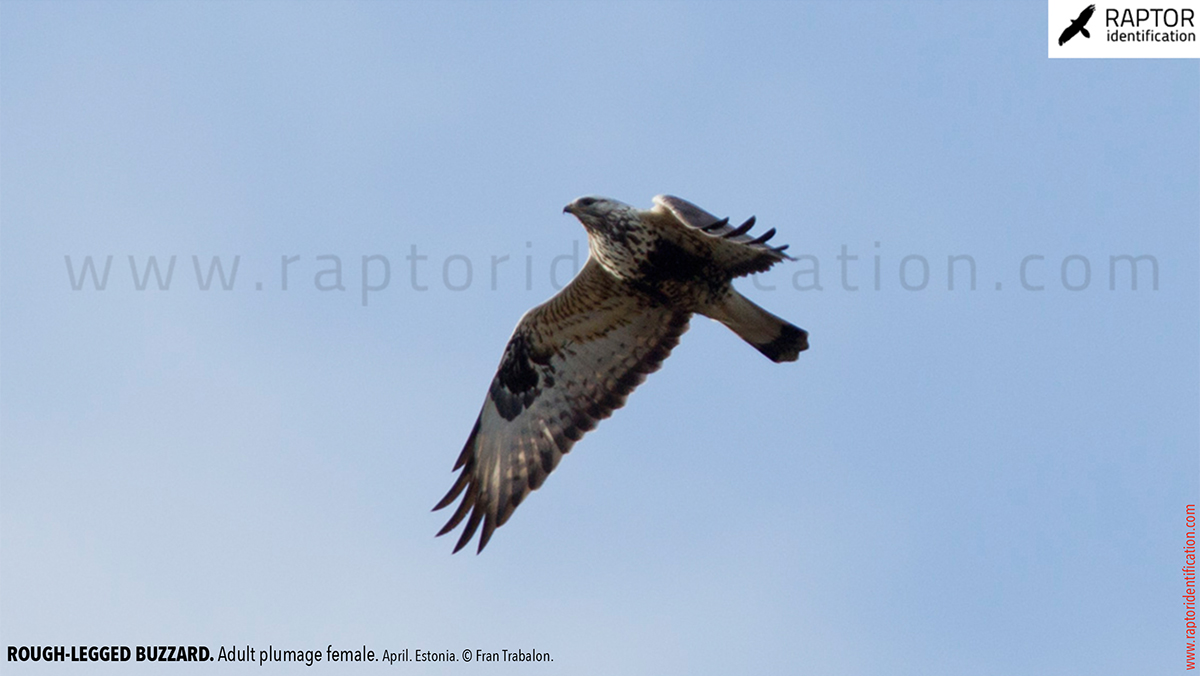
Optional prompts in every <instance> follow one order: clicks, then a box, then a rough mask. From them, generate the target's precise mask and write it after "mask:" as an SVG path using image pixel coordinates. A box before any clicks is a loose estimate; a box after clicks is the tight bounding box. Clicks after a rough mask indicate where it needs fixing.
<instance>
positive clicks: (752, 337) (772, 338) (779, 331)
mask: <svg viewBox="0 0 1200 676" xmlns="http://www.w3.org/2000/svg"><path fill="white" fill-rule="evenodd" d="M703 314H704V315H706V316H708V317H712V318H713V319H715V320H717V321H719V322H721V323H722V324H724V325H725V326H728V327H729V328H730V329H731V330H732V331H733V332H734V333H736V334H738V335H739V336H741V337H742V340H744V341H746V342H747V343H750V344H751V345H753V346H754V348H755V349H756V350H758V351H759V352H762V353H763V354H764V355H766V356H767V358H768V359H770V360H771V361H774V362H782V361H796V359H797V358H798V357H799V356H800V353H801V352H803V351H804V350H807V349H808V332H807V331H805V330H804V329H802V328H799V327H797V326H793V325H792V324H789V323H788V322H785V321H784V320H782V319H780V318H779V317H776V316H775V315H773V314H771V313H770V312H767V311H766V310H764V309H762V308H761V307H759V306H757V305H755V304H754V303H753V302H751V300H750V299H749V298H746V297H745V296H743V295H742V294H740V293H738V292H737V291H732V290H731V293H729V294H728V295H726V296H725V298H724V299H722V300H721V301H720V302H719V303H716V304H714V305H711V306H709V307H708V308H706V309H705V310H704V312H703Z"/></svg>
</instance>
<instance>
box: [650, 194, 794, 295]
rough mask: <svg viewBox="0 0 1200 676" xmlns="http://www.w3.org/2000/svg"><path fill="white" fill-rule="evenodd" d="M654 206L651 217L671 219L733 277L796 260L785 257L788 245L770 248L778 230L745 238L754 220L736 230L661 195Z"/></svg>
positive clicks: (667, 196) (676, 199)
mask: <svg viewBox="0 0 1200 676" xmlns="http://www.w3.org/2000/svg"><path fill="white" fill-rule="evenodd" d="M654 203H655V205H657V206H655V207H654V208H653V209H651V210H650V212H649V215H650V216H651V217H654V216H656V215H657V216H660V217H668V218H670V219H671V220H673V221H674V222H675V223H676V224H677V226H676V227H678V226H683V228H684V232H686V233H687V236H688V237H689V239H690V240H691V241H692V243H693V244H694V245H696V246H697V247H700V248H702V249H704V250H706V251H707V252H708V253H709V254H710V255H711V256H712V258H713V259H714V260H715V261H716V262H718V263H719V264H721V265H722V267H723V268H724V269H725V270H727V271H729V272H730V273H732V274H733V276H734V277H741V276H742V275H748V274H751V273H754V272H762V271H764V270H767V269H768V268H770V267H771V266H772V265H775V264H776V263H778V262H780V261H783V260H793V259H792V257H791V256H788V255H787V254H785V253H783V251H784V249H787V245H786V244H785V245H783V246H771V245H769V244H767V243H766V242H767V240H769V239H771V237H772V236H774V235H775V228H771V229H770V230H768V231H766V232H765V233H763V234H762V235H760V236H758V237H751V236H750V235H748V234H746V233H747V232H748V231H749V230H750V228H751V226H753V225H754V217H753V216H751V217H750V218H749V220H747V221H746V222H745V223H742V224H741V225H740V226H738V227H736V228H734V227H731V226H730V225H729V219H728V218H723V219H719V218H717V217H716V216H713V215H712V214H710V213H708V212H707V211H705V210H703V209H701V208H700V207H698V206H696V205H695V204H692V203H691V202H688V201H687V200H684V199H680V198H678V197H672V196H671V195H659V196H657V197H655V198H654Z"/></svg>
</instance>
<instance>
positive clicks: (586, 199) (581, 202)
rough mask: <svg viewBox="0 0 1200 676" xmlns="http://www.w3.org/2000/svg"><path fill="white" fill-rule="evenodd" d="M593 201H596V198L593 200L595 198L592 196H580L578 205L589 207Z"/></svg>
mask: <svg viewBox="0 0 1200 676" xmlns="http://www.w3.org/2000/svg"><path fill="white" fill-rule="evenodd" d="M595 203H596V200H595V198H592V197H582V198H580V199H579V206H581V207H590V206H592V205H593V204H595Z"/></svg>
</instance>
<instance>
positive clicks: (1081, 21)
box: [1058, 5, 1096, 47]
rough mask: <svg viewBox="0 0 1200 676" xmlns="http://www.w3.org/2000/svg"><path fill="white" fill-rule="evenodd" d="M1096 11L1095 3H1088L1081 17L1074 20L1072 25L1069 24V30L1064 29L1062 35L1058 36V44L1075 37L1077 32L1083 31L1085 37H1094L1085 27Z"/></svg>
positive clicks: (1060, 44)
mask: <svg viewBox="0 0 1200 676" xmlns="http://www.w3.org/2000/svg"><path fill="white" fill-rule="evenodd" d="M1095 12H1096V6H1095V5H1088V6H1087V8H1086V9H1084V10H1083V11H1082V12H1080V13H1079V18H1077V19H1075V20H1074V21H1072V22H1071V25H1070V26H1067V30H1065V31H1063V32H1062V35H1060V36H1058V45H1059V46H1060V47H1061V46H1062V44H1063V43H1064V42H1066V41H1067V40H1070V39H1071V38H1073V37H1075V34H1076V33H1083V37H1085V38H1090V37H1092V34H1091V33H1089V32H1087V29H1086V28H1084V26H1086V25H1087V22H1088V19H1091V18H1092V14H1094V13H1095Z"/></svg>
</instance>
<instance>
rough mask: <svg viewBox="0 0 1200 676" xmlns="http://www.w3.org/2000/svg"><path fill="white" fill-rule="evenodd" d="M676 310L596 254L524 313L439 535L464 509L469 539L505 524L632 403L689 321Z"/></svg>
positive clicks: (462, 542)
mask: <svg viewBox="0 0 1200 676" xmlns="http://www.w3.org/2000/svg"><path fill="white" fill-rule="evenodd" d="M689 317H690V315H689V314H688V313H681V312H679V311H676V310H671V309H669V308H667V307H664V306H662V305H660V304H658V303H656V302H655V301H654V300H653V299H652V298H650V297H649V296H646V295H644V294H642V293H641V292H639V291H637V290H635V289H634V288H633V287H632V286H629V285H627V284H626V283H624V282H621V281H619V280H617V279H616V278H614V277H613V276H612V275H610V274H609V273H607V272H605V271H604V270H603V268H601V266H600V265H599V264H597V263H596V262H595V261H594V260H590V259H589V260H588V262H587V264H586V265H584V268H583V270H582V271H580V273H579V275H578V276H577V277H576V278H575V279H574V280H572V282H571V283H570V284H568V285H567V287H566V288H564V289H563V290H562V291H561V292H559V293H558V295H556V296H555V297H553V298H551V299H550V300H549V301H547V302H546V303H544V304H542V305H539V306H538V307H536V308H534V309H532V310H530V311H529V312H528V313H526V314H525V316H524V317H523V318H522V319H521V321H520V323H519V324H518V325H517V328H516V330H514V331H513V335H512V337H511V338H510V339H509V341H508V345H507V347H506V348H505V350H504V357H503V358H502V359H501V362H500V367H499V369H497V372H496V376H495V378H494V379H493V380H492V384H491V386H490V387H489V388H488V396H487V398H486V400H485V401H484V404H483V410H482V411H481V412H480V413H479V418H478V420H477V421H476V423H475V428H474V429H473V430H472V432H471V435H470V436H469V437H468V439H467V443H466V445H465V446H464V448H463V451H462V454H461V455H460V456H459V459H458V463H457V464H456V465H455V467H454V468H455V469H456V470H461V474H460V475H459V476H458V478H457V479H456V480H455V482H454V485H453V486H452V487H451V488H450V491H449V492H448V493H446V496H445V497H444V498H442V500H441V501H440V502H439V503H438V504H437V506H436V507H434V509H435V510H438V509H442V508H444V507H447V506H449V505H450V504H451V503H452V502H453V501H454V500H455V499H456V498H458V496H459V495H462V496H463V497H462V502H461V503H460V504H459V506H458V508H457V510H455V512H454V514H453V516H451V517H450V520H449V521H448V522H447V523H446V525H445V526H444V527H443V528H442V530H441V532H439V533H438V535H443V534H445V533H448V532H450V531H451V530H453V529H454V528H455V527H457V526H458V524H459V523H460V522H462V520H463V519H464V518H467V515H468V513H469V514H470V516H469V518H467V524H466V526H465V527H464V528H463V532H462V535H461V536H460V537H459V540H458V542H457V544H455V547H454V551H456V552H457V551H458V550H459V549H462V548H463V547H464V546H466V544H467V543H468V542H470V540H471V538H472V537H473V536H474V534H475V532H476V531H477V530H478V529H479V526H480V525H481V524H482V526H483V530H482V531H480V537H479V548H478V550H477V551H483V548H484V547H485V546H486V545H487V543H488V540H489V539H490V538H491V536H492V533H493V531H495V529H496V528H498V527H500V526H502V525H504V523H505V522H506V521H508V518H509V517H510V516H512V513H513V511H514V510H515V509H516V508H517V505H519V504H520V503H521V501H522V500H523V499H524V498H525V496H526V495H528V494H529V492H530V491H532V490H535V489H537V488H538V487H539V486H541V485H542V483H543V482H544V481H545V480H546V477H547V476H548V475H549V474H550V472H552V471H553V470H554V468H555V467H556V466H557V465H558V463H559V461H560V460H561V459H562V456H563V455H564V454H565V453H567V452H569V451H570V450H571V446H572V445H573V444H574V443H575V442H576V441H578V440H579V439H580V438H581V437H582V436H583V435H584V433H586V432H587V431H589V430H591V429H593V428H594V427H595V426H596V425H597V423H599V421H600V420H603V419H604V418H607V417H608V416H609V415H611V414H612V412H613V411H614V410H615V409H618V408H620V407H621V406H622V405H624V403H625V399H626V397H628V396H629V393H630V392H632V391H633V389H634V388H635V387H637V386H638V385H639V384H640V383H641V382H642V381H643V380H645V378H646V375H647V374H649V373H652V372H654V371H656V370H658V368H659V367H660V366H661V365H662V361H663V359H665V358H666V357H667V355H669V354H670V352H671V349H672V348H674V347H675V345H677V344H678V343H679V337H680V336H681V335H682V334H683V332H684V331H686V330H687V327H688V319H689Z"/></svg>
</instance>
